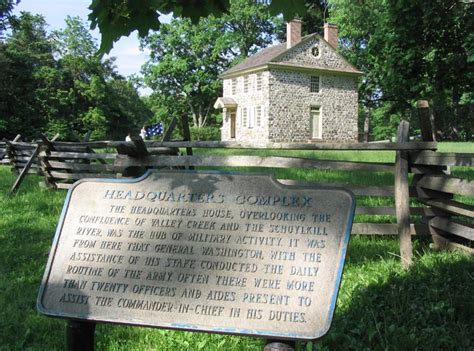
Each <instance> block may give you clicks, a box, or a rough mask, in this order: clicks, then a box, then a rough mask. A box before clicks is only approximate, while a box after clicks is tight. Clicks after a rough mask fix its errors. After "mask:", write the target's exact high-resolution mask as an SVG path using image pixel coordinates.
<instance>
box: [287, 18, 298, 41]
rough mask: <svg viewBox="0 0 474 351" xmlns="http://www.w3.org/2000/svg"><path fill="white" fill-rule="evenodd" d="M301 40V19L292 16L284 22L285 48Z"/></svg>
mask: <svg viewBox="0 0 474 351" xmlns="http://www.w3.org/2000/svg"><path fill="white" fill-rule="evenodd" d="M300 41H301V21H300V20H299V19H296V18H294V19H293V20H291V21H290V22H288V23H287V24H286V48H287V49H289V48H291V47H293V46H295V45H296V44H298V43H299V42H300Z"/></svg>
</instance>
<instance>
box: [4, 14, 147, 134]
mask: <svg viewBox="0 0 474 351" xmlns="http://www.w3.org/2000/svg"><path fill="white" fill-rule="evenodd" d="M10 25H11V33H10V34H8V35H7V36H6V39H5V40H4V41H2V42H0V64H1V65H2V70H0V134H1V135H3V136H6V137H13V136H14V135H15V134H17V133H20V134H22V135H23V136H24V137H26V138H29V139H31V138H35V137H37V133H38V132H39V131H43V132H47V133H51V134H54V133H60V134H61V137H62V138H63V139H67V140H77V139H81V138H82V136H83V135H85V134H87V133H88V131H91V132H92V137H93V138H96V139H99V138H100V139H103V138H123V137H125V135H126V134H127V133H128V132H131V131H134V130H136V129H139V125H140V124H142V123H143V122H144V121H145V120H147V119H148V118H150V117H151V115H152V112H151V111H150V110H149V109H148V108H147V107H146V106H145V104H144V102H143V101H142V100H141V99H140V97H139V96H138V93H137V91H136V89H135V88H134V86H133V85H132V83H131V82H128V81H127V80H126V79H125V78H123V77H121V76H120V75H118V74H117V72H116V71H115V68H114V61H113V59H107V60H104V59H101V58H100V57H99V56H98V55H97V54H96V52H97V50H98V46H97V44H96V42H95V41H94V40H93V38H92V37H91V35H90V33H89V31H88V30H87V29H86V27H85V25H84V23H83V22H82V21H81V20H80V19H79V18H77V17H68V18H67V19H66V27H65V28H64V29H62V30H60V31H56V32H54V33H52V34H48V33H47V32H46V30H45V26H46V22H45V20H44V18H43V17H41V16H39V15H31V14H29V13H27V12H23V13H22V14H21V15H20V16H19V17H17V18H15V20H14V21H11V22H10Z"/></svg>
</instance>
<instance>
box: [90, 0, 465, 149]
mask: <svg viewBox="0 0 474 351" xmlns="http://www.w3.org/2000/svg"><path fill="white" fill-rule="evenodd" d="M112 3H113V5H112ZM146 3H147V6H143V7H141V8H140V9H137V8H136V7H135V6H134V5H132V4H130V2H128V1H126V0H120V1H118V4H119V5H118V4H117V1H113V2H110V1H108V0H92V2H91V7H90V8H91V10H92V12H91V14H90V16H89V18H90V19H91V20H92V23H93V25H97V26H98V27H99V29H100V31H101V33H102V49H103V50H105V51H107V50H109V49H110V47H111V46H112V44H113V41H114V40H117V38H119V37H120V36H121V35H124V34H126V33H128V32H130V31H131V30H133V29H138V30H139V31H140V33H141V35H143V36H144V37H145V36H146V34H147V33H148V30H150V29H152V30H155V31H157V30H158V32H156V33H158V34H153V35H152V36H151V38H154V39H146V40H145V43H146V44H145V45H148V46H149V47H150V48H151V49H152V53H154V54H155V55H154V56H153V54H152V60H151V61H150V62H149V65H148V68H147V69H148V72H151V71H152V69H154V68H152V67H153V64H155V63H156V62H157V61H159V60H161V58H162V56H164V55H169V54H168V53H166V54H162V53H160V52H159V50H158V48H163V49H164V48H166V49H167V50H168V49H169V48H168V47H167V46H166V45H170V44H171V43H172V42H173V39H172V38H177V37H178V36H179V35H178V34H177V31H178V30H177V29H176V28H169V27H167V26H166V25H163V24H161V23H160V21H159V18H158V16H157V13H158V12H157V11H159V12H160V13H169V12H174V13H175V14H178V15H179V16H180V18H185V19H183V20H182V21H188V22H187V24H186V25H188V26H193V28H195V29H194V30H195V31H196V30H198V28H201V29H203V28H204V29H203V30H204V31H205V33H206V34H207V35H208V36H209V39H210V43H213V45H215V46H217V44H218V43H221V41H220V40H219V39H220V35H221V34H223V35H225V34H226V33H227V32H226V29H225V28H238V27H233V26H232V25H230V26H229V27H219V25H216V26H209V24H207V25H206V24H205V21H204V20H201V21H200V20H199V19H200V18H201V17H202V16H207V15H212V16H216V17H215V18H218V19H223V18H226V20H228V21H230V22H229V23H231V22H232V21H234V20H235V18H234V19H232V16H234V17H236V16H238V14H239V13H241V12H242V9H241V8H239V6H243V7H244V8H247V9H252V8H253V6H260V7H261V9H262V11H264V12H265V11H267V14H268V15H269V16H274V15H276V14H277V13H283V15H284V17H285V19H286V20H288V19H291V18H292V17H293V16H294V15H299V16H300V17H302V19H303V29H304V31H305V33H306V34H307V33H312V32H322V23H323V22H324V21H329V22H332V23H336V24H337V25H338V26H339V29H340V32H339V34H340V36H339V38H340V44H341V48H340V51H341V53H342V54H343V55H345V57H347V58H348V59H349V61H350V62H352V63H353V64H355V65H356V66H357V67H358V68H359V69H361V70H362V71H363V72H364V73H365V76H364V77H363V78H362V79H361V80H360V85H359V96H360V116H361V122H362V121H363V120H364V118H365V115H367V114H369V115H370V118H371V125H372V133H373V134H374V135H375V136H376V137H377V138H386V137H389V136H393V135H394V132H395V128H396V126H397V125H398V122H399V121H400V119H401V118H405V119H409V120H410V122H411V125H412V126H413V127H414V128H415V130H414V131H413V132H415V133H416V132H417V131H416V128H417V120H416V118H414V117H415V113H414V107H415V102H416V100H419V99H427V100H428V101H429V102H430V105H431V107H432V111H433V115H434V117H435V123H436V126H437V130H438V131H439V137H440V138H441V139H451V140H470V139H472V135H473V133H474V110H473V101H474V98H473V82H474V76H473V75H474V73H473V72H474V70H473V67H472V65H473V62H474V59H473V52H474V34H473V33H474V13H473V12H474V10H473V9H474V5H473V3H472V1H464V0H433V1H426V0H364V1H357V2H354V1H350V0H313V1H309V0H294V1H286V0H273V1H251V0H248V1H245V0H240V1H239V0H230V1H227V0H206V1H204V2H203V3H204V4H205V6H200V7H199V9H197V10H194V9H195V6H194V3H192V2H189V1H185V0H156V1H150V2H146ZM237 9H238V10H237ZM251 11H253V12H255V10H251ZM123 13H128V14H129V16H128V17H127V18H126V19H124V20H123V21H124V22H120V24H121V25H122V26H121V27H119V26H118V22H116V23H113V24H111V23H109V22H107V21H105V20H104V19H106V18H107V19H110V18H115V17H117V18H119V17H120V16H121V17H123V16H122V15H123ZM244 13H245V12H244ZM245 16H246V15H243V16H241V17H245ZM273 18H276V17H273ZM247 19H248V15H247ZM189 20H191V21H192V22H190V21H189ZM207 21H210V20H209V19H207ZM213 21H215V22H214V23H216V22H217V23H218V22H219V20H213ZM224 21H225V20H224ZM270 21H274V20H271V19H270ZM191 23H192V24H191ZM244 23H245V20H244ZM273 23H276V22H273ZM162 28H163V30H162ZM241 28H245V27H241ZM181 30H182V32H181V35H182V34H183V33H184V32H186V33H187V34H190V33H193V32H192V31H191V29H190V27H189V28H185V27H184V24H183V27H181ZM235 33H236V35H235V36H236V37H245V38H246V39H245V40H242V42H252V41H251V40H254V39H255V38H252V36H251V35H247V34H248V32H246V31H242V30H241V29H240V30H238V31H236V32H235ZM273 34H276V35H277V37H278V38H280V39H283V38H284V35H283V32H282V31H281V30H280V31H276V32H273ZM192 35H195V34H191V36H192ZM216 36H217V37H216ZM149 38H150V37H149ZM234 40H235V39H234ZM247 40H250V41H247ZM265 45H266V43H265ZM257 47H258V45H257ZM213 49H214V52H215V48H213ZM222 52H223V53H225V52H227V51H225V50H224V51H222ZM228 52H232V50H230V51H228ZM241 53H245V50H243V51H241ZM248 53H252V51H248ZM173 54H175V55H177V57H180V58H185V57H186V55H187V54H188V51H186V50H184V51H182V52H181V53H180V52H179V50H177V51H176V52H174V53H173ZM193 54H199V53H196V52H193ZM224 57H226V56H225V55H224ZM227 58H228V57H227ZM230 58H231V60H230V62H229V61H227V62H226V64H227V65H229V64H234V63H235V62H238V61H239V59H241V58H239V57H235V56H233V55H230ZM155 61H156V62H155ZM217 62H219V61H214V62H213V63H214V64H216V65H218V64H219V63H217ZM180 64H181V63H180ZM223 66H224V65H222V64H221V67H219V68H218V69H223V68H224V67H223ZM207 72H210V70H208V71H207ZM204 78H205V81H214V80H212V79H210V77H209V76H207V75H206V76H205V77H204ZM148 81H149V83H150V84H159V85H162V83H160V82H159V81H157V80H156V79H153V78H150V77H148ZM198 81H199V82H201V80H200V79H199V78H198ZM182 82H184V80H183V81H182ZM170 84H171V83H170ZM211 85H212V84H211ZM184 86H185V87H186V89H190V87H194V86H195V84H191V83H190V84H185V85H184ZM206 86H207V87H209V84H206ZM168 98H169V97H168Z"/></svg>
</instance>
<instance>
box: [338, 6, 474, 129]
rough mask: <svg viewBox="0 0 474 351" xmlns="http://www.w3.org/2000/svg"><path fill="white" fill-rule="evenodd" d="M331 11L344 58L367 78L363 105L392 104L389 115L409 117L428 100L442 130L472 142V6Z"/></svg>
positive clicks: (360, 7) (342, 8)
mask: <svg viewBox="0 0 474 351" xmlns="http://www.w3.org/2000/svg"><path fill="white" fill-rule="evenodd" d="M331 5H332V7H331V20H332V21H334V22H336V23H338V24H339V25H340V29H341V30H340V36H341V39H342V40H341V41H342V43H343V47H342V51H343V53H344V54H345V55H347V56H348V57H349V59H350V60H351V61H352V62H353V63H355V64H356V65H357V66H358V67H359V68H360V69H362V71H364V72H365V73H366V75H365V77H364V78H363V80H362V84H361V88H360V95H361V97H362V99H363V101H364V102H366V103H367V104H369V105H371V106H374V107H378V106H380V105H381V104H389V106H390V109H389V110H388V111H389V112H390V113H401V114H403V115H407V114H409V113H410V111H411V110H412V109H413V106H414V101H416V100H418V99H429V100H430V101H431V103H432V106H433V111H434V116H435V120H436V124H437V126H438V129H440V130H443V131H453V132H454V133H456V132H457V134H458V135H457V137H460V136H461V134H463V137H464V138H468V137H469V136H470V134H471V132H470V131H472V128H473V126H472V124H473V123H474V122H473V119H474V118H472V117H473V116H472V103H473V100H472V95H471V93H470V92H472V82H473V77H472V69H471V68H470V59H469V55H468V52H472V49H473V35H472V33H473V32H474V28H473V25H474V21H473V8H472V6H471V5H469V4H467V3H464V2H461V1H457V0H449V1H442V0H435V1H431V2H426V1H423V0H415V1H411V0H398V1H376V0H366V1H364V3H363V4H362V5H360V4H354V3H353V2H352V1H348V0H332V1H331ZM469 114H471V116H469ZM460 128H462V129H463V132H462V133H460V130H459V129H460ZM445 137H446V135H445Z"/></svg>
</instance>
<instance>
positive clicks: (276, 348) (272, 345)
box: [263, 340, 296, 351]
mask: <svg viewBox="0 0 474 351" xmlns="http://www.w3.org/2000/svg"><path fill="white" fill-rule="evenodd" d="M295 349H296V342H294V341H284V342H282V341H276V340H267V342H266V345H265V347H264V349H263V351H295Z"/></svg>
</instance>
